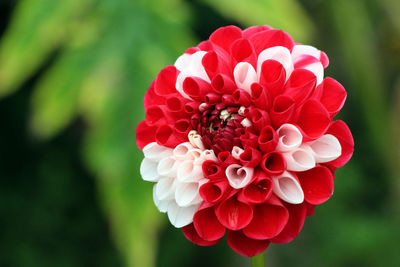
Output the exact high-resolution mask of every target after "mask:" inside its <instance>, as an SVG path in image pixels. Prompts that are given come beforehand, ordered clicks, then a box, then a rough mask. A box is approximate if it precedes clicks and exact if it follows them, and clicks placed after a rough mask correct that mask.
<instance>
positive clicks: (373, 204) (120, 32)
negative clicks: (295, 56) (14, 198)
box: [0, 0, 400, 267]
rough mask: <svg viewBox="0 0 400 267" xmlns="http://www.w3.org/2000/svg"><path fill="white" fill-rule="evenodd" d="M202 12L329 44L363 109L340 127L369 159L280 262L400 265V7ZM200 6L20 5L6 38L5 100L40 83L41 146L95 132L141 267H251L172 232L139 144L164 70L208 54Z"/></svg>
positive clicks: (110, 189)
mask: <svg viewBox="0 0 400 267" xmlns="http://www.w3.org/2000/svg"><path fill="white" fill-rule="evenodd" d="M200 2H201V3H202V4H203V5H205V7H206V9H205V10H207V8H208V9H212V10H214V11H216V14H215V15H213V16H221V17H218V19H219V21H224V19H229V20H233V21H237V22H238V23H240V24H241V25H242V26H251V25H261V24H269V25H271V26H273V27H275V28H280V29H282V30H285V31H287V32H289V33H290V34H291V35H292V36H293V37H294V39H295V40H296V41H297V42H302V43H310V44H313V42H312V40H315V42H317V41H318V45H316V44H314V45H316V46H318V47H319V48H321V49H322V50H325V51H326V52H327V54H328V55H329V56H330V59H331V66H330V67H329V68H328V71H327V73H328V75H329V76H333V77H335V78H336V79H338V80H339V81H341V82H342V83H343V85H344V86H345V87H346V88H347V89H348V93H349V101H348V103H347V105H346V107H345V110H344V112H343V113H341V115H340V116H341V117H342V118H344V119H345V120H346V121H348V122H349V124H350V128H351V129H352V131H353V133H354V137H355V141H356V152H355V156H354V158H353V159H352V161H351V162H350V165H349V166H347V167H345V168H343V169H342V170H340V171H338V173H337V177H338V178H337V180H336V181H335V183H336V187H335V196H334V198H333V199H332V200H331V201H329V202H328V203H327V204H325V205H324V206H323V207H321V208H320V209H319V208H317V211H316V216H314V217H311V218H309V219H308V221H307V222H306V226H305V229H304V231H303V232H302V234H300V236H299V238H298V239H296V241H294V242H292V243H291V244H287V245H282V246H274V245H272V246H271V247H270V248H269V249H268V251H267V264H268V262H271V263H274V261H275V262H276V265H277V266H278V265H279V266H286V265H297V263H298V262H302V263H304V265H311V266H349V265H358V266H360V265H363V266H367V265H372V266H376V265H378V264H381V265H385V266H391V264H392V263H393V262H397V263H399V262H400V259H399V256H398V255H397V253H396V250H395V249H386V247H387V246H389V247H394V248H396V242H395V241H396V240H398V238H400V236H399V235H398V234H396V235H395V236H392V233H393V232H396V233H398V231H397V230H398V229H397V228H396V227H397V226H398V222H400V217H399V216H395V215H393V214H399V213H398V211H399V208H398V207H397V206H398V205H395V204H392V203H394V202H393V201H394V200H399V198H398V196H399V195H400V183H399V182H398V181H397V180H396V178H398V177H395V176H396V175H395V174H396V173H397V172H396V168H398V167H397V165H396V163H397V162H396V161H397V160H398V159H399V155H396V154H397V152H396V150H395V149H392V147H393V144H395V143H396V142H397V144H398V142H399V140H396V138H398V137H396V135H395V126H396V123H395V118H396V116H395V112H396V110H397V111H398V110H400V109H399V108H398V107H397V109H396V108H393V107H394V104H395V103H392V101H391V100H390V99H391V96H392V94H393V95H394V96H396V95H397V93H392V92H394V91H395V89H394V88H395V87H394V86H391V84H394V83H395V81H396V79H397V80H399V77H398V73H397V72H396V71H395V67H396V66H397V67H400V66H398V64H397V65H396V63H390V60H389V59H391V60H392V61H393V62H400V60H399V59H400V58H399V54H400V53H398V52H399V46H398V44H399V41H400V39H399V36H400V35H399V31H400V26H399V25H400V24H399V20H398V16H397V14H398V12H396V10H398V9H399V4H398V2H397V1H394V0H385V1H382V2H378V1H375V2H374V1H370V2H368V3H367V2H365V1H361V0H357V1H344V0H343V1H342V0H340V1H301V2H303V4H301V3H300V1H295V0H281V1H273V0H263V1H242V0H238V1H226V0H221V1H212V0H202V1H200ZM196 5H199V3H198V1H188V2H183V1H182V0H165V1H156V0H147V1H145V0H112V1H111V0H80V1H78V0H76V1H75V0H58V1H54V0H53V1H52V0H47V1H46V0H20V1H19V2H18V5H17V7H16V9H15V11H14V12H13V16H12V19H11V21H10V24H9V26H8V28H7V29H6V32H5V33H4V35H3V36H2V39H1V40H0V96H2V97H4V96H6V95H9V94H11V93H13V92H15V91H16V90H18V89H20V88H22V87H23V85H24V84H26V83H27V81H29V79H30V78H31V77H33V76H36V77H37V80H35V81H34V90H33V94H32V96H31V98H30V100H29V101H30V103H31V113H30V115H29V116H30V122H29V126H30V129H31V132H32V133H33V134H34V135H35V136H36V138H39V139H41V140H43V142H50V141H49V140H53V139H54V138H55V137H57V136H59V135H61V134H63V133H64V132H65V131H66V130H65V129H66V128H67V127H69V125H70V124H71V122H73V121H75V120H76V118H77V117H80V118H83V119H84V121H85V124H86V125H87V126H88V127H87V129H86V131H85V138H84V143H83V144H82V146H81V147H79V149H81V151H82V158H83V159H84V161H85V164H86V167H87V169H88V170H89V171H90V173H92V174H93V175H94V176H95V177H96V184H97V189H98V195H99V201H100V202H101V205H102V207H103V208H104V210H105V214H106V216H107V219H108V220H109V222H110V224H111V228H112V229H111V231H112V235H113V237H114V239H115V243H116V246H117V248H118V249H119V251H120V252H121V253H122V255H123V257H124V259H125V263H126V265H127V266H149V267H151V266H155V265H156V263H157V259H158V260H162V262H161V263H160V262H158V265H160V266H164V264H165V265H168V266H169V265H170V266H178V265H179V264H180V265H179V266H185V265H186V266H188V265H192V266H196V265H195V264H197V266H201V265H208V266H210V265H209V264H210V262H213V263H214V264H215V266H217V265H221V264H223V262H226V261H222V260H221V257H222V256H223V257H225V258H229V259H230V262H229V266H234V265H237V266H239V265H241V264H242V263H243V259H241V258H239V256H237V255H234V254H233V253H232V252H227V251H228V250H227V249H226V244H225V245H224V244H220V245H218V247H217V248H212V249H209V250H208V249H205V248H198V247H194V246H191V245H188V242H186V241H185V242H183V241H182V240H183V239H182V237H181V234H180V231H179V230H175V229H174V231H173V232H171V233H168V232H166V230H165V229H164V230H163V228H162V225H163V222H164V221H165V220H166V218H165V216H163V215H161V214H159V213H158V211H157V210H156V208H155V207H154V204H153V202H152V194H151V190H152V188H151V185H150V183H145V182H143V181H142V180H141V179H140V176H139V164H140V161H141V158H142V154H141V152H140V151H139V150H138V149H137V147H136V144H135V136H134V133H135V127H136V125H137V124H138V122H139V121H140V120H142V119H143V117H144V112H143V107H142V104H140V103H142V99H143V96H144V93H145V91H146V90H147V88H148V86H149V84H150V82H151V80H152V79H154V77H155V76H156V74H157V73H158V71H160V69H161V68H162V67H163V66H165V65H168V64H173V62H174V60H175V59H176V58H177V57H178V56H179V54H181V53H183V52H184V50H185V49H186V48H187V47H190V46H193V45H195V44H196V41H195V37H194V33H193V29H192V27H193V25H199V28H200V31H201V30H204V29H203V28H202V25H203V23H204V20H207V19H208V17H207V16H211V15H210V14H208V13H206V12H205V14H200V15H197V16H194V15H193V14H195V13H196V12H194V10H192V9H194V8H195V6H196ZM386 14H388V15H387V20H386V19H385V18H386ZM192 15H193V16H192ZM378 18H379V21H377V20H378ZM220 26H224V25H215V27H214V29H215V28H217V27H220ZM384 28H385V29H387V30H386V31H383V29H384ZM210 33H211V32H207V33H206V34H207V35H209V34H210ZM384 37H385V38H384ZM386 37H387V38H386ZM386 40H389V41H390V42H389V44H386V42H385V41H386ZM396 44H397V45H396ZM396 53H397V54H396ZM392 57H394V59H392ZM396 59H397V60H396ZM387 62H389V63H387ZM398 82H399V81H398ZM392 87H393V88H392ZM397 88H398V87H397ZM397 105H398V104H397ZM17 109H18V107H16V108H15V110H17ZM69 145H70V144H69ZM78 145H80V144H77V146H78ZM60 157H61V156H60ZM61 158H62V157H61ZM49 162H52V161H51V160H50V159H49ZM372 163H373V164H372ZM70 168H74V167H70ZM67 169H68V167H65V166H64V165H63V168H61V169H60V172H63V173H64V172H65V173H64V176H68V175H69V172H68V170H67ZM55 172H56V171H55ZM70 175H74V172H73V171H72V172H70ZM48 176H50V175H49V174H46V175H43V177H48ZM64 176H62V177H61V175H60V177H61V178H60V179H64V178H65V177H64ZM49 198H51V196H49ZM396 211H397V213H396ZM44 216H46V215H44ZM100 234H101V233H100ZM170 240H172V241H173V242H170ZM172 243H173V244H172ZM377 243H379V244H380V246H379V248H378V246H377ZM386 244H387V245H386ZM175 245H176V247H175ZM158 248H159V249H158ZM310 251H312V252H313V253H312V254H310ZM181 252H183V253H182V254H184V255H182V256H181V257H180V259H179V260H178V259H177V258H176V254H177V253H181ZM229 253H230V254H229ZM203 255H208V256H209V257H204V256H203ZM218 255H220V256H218ZM380 255H387V257H380ZM28 256H29V257H32V258H35V257H37V256H35V255H33V256H32V255H28ZM28 256H27V257H28ZM157 257H158V258H157ZM192 258H193V259H192ZM207 260H208V262H206V261H207ZM194 262H195V263H194ZM202 263H204V264H202ZM206 263H207V264H206ZM71 264H72V265H73V264H74V263H71Z"/></svg>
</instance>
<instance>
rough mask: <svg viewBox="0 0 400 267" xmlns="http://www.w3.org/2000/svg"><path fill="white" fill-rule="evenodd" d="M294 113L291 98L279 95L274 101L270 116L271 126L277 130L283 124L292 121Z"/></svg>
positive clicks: (293, 103) (293, 104)
mask: <svg viewBox="0 0 400 267" xmlns="http://www.w3.org/2000/svg"><path fill="white" fill-rule="evenodd" d="M294 111H295V102H294V100H293V98H291V97H290V96H287V95H280V96H277V97H276V98H275V99H274V102H273V104H272V108H271V112H270V116H271V122H272V125H273V126H274V127H275V128H278V127H279V126H281V125H282V124H284V123H287V122H289V121H291V120H292V118H293V115H294Z"/></svg>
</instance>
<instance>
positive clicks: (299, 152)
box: [282, 144, 315, 172]
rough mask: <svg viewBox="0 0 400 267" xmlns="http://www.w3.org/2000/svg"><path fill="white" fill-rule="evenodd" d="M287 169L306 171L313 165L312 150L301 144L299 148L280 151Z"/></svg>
mask: <svg viewBox="0 0 400 267" xmlns="http://www.w3.org/2000/svg"><path fill="white" fill-rule="evenodd" d="M282 155H283V157H284V158H285V160H286V164H287V169H288V170H289V171H296V172H301V171H306V170H309V169H312V168H314V167H315V159H314V156H313V152H312V150H311V149H310V148H309V147H308V146H307V145H306V144H303V145H302V146H300V147H299V148H296V149H294V150H291V151H289V152H285V153H282Z"/></svg>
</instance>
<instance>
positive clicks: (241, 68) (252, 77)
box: [233, 62, 257, 94]
mask: <svg viewBox="0 0 400 267" xmlns="http://www.w3.org/2000/svg"><path fill="white" fill-rule="evenodd" d="M233 76H234V77H235V83H236V85H237V87H238V88H241V89H243V90H246V91H247V92H248V93H249V94H251V89H250V87H251V85H252V84H253V83H255V82H257V73H256V71H255V69H254V68H253V66H252V65H251V64H250V63H247V62H239V63H238V64H237V65H236V67H235V69H234V71H233Z"/></svg>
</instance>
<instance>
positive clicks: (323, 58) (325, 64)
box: [320, 51, 329, 69]
mask: <svg viewBox="0 0 400 267" xmlns="http://www.w3.org/2000/svg"><path fill="white" fill-rule="evenodd" d="M320 60H321V63H322V66H323V67H324V69H325V68H326V67H328V65H329V58H328V56H327V55H326V54H325V52H322V51H321V54H320Z"/></svg>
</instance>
